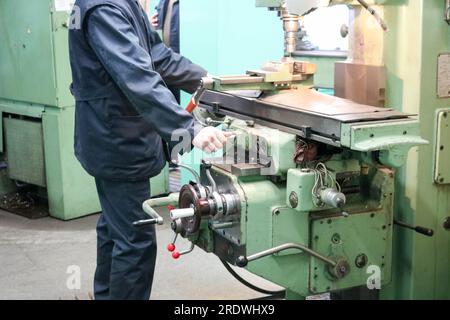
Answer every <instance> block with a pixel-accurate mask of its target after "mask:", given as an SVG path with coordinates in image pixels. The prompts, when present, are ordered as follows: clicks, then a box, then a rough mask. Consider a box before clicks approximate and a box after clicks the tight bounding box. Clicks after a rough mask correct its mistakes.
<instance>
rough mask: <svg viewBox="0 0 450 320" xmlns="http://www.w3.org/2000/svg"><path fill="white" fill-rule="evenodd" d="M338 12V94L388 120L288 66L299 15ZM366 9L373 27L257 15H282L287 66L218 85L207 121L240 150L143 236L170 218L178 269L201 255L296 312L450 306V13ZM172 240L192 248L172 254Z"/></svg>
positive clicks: (198, 179)
mask: <svg viewBox="0 0 450 320" xmlns="http://www.w3.org/2000/svg"><path fill="white" fill-rule="evenodd" d="M344 2H345V3H348V4H351V5H352V6H354V9H355V11H354V13H355V15H354V17H353V20H352V23H351V27H352V28H351V29H352V31H351V36H350V37H351V38H350V42H351V46H350V51H349V59H348V60H347V61H346V62H345V65H344V66H337V67H336V69H338V68H340V67H344V69H345V73H344V75H345V77H342V78H340V77H336V75H337V74H338V73H336V75H335V86H336V82H345V86H344V89H345V90H344V91H343V92H344V95H351V94H355V92H354V91H357V92H356V93H360V92H364V93H367V94H366V95H365V96H366V98H367V99H370V98H371V97H372V95H371V94H372V93H373V92H372V91H374V92H375V93H376V95H378V98H379V100H378V102H380V103H382V104H383V106H382V107H380V106H377V107H370V106H368V105H367V104H365V103H361V102H359V103H355V102H352V101H350V100H346V99H341V98H337V97H331V96H325V95H322V94H320V93H317V92H315V91H314V90H311V86H312V83H313V81H312V80H313V79H312V77H313V73H314V72H312V71H315V70H313V68H310V64H308V63H305V62H301V61H296V60H294V59H292V58H290V57H289V56H291V55H292V50H291V49H292V43H291V41H292V34H291V32H293V31H292V30H291V28H294V29H295V26H293V25H289V24H290V22H292V21H293V20H295V19H296V17H295V14H296V13H297V14H303V13H304V12H306V11H307V10H309V9H311V7H309V8H308V5H310V6H312V7H315V6H322V5H329V4H333V3H344ZM367 3H369V5H370V6H371V9H373V10H370V12H371V13H368V12H369V11H367V12H366V11H365V9H364V8H363V7H361V6H359V5H358V2H357V1H320V0H305V1H300V0H287V1H282V0H280V1H276V0H274V1H271V0H262V1H257V5H258V6H262V7H270V8H272V9H275V10H277V11H279V12H280V16H281V17H282V19H283V24H284V26H285V31H286V34H285V56H287V57H285V58H284V59H282V60H281V61H280V62H273V63H269V64H266V65H265V66H263V68H262V69H261V70H250V71H248V72H247V74H246V75H244V76H240V77H236V76H235V77H215V78H214V79H212V85H210V86H208V87H207V88H205V89H208V90H207V91H206V92H205V93H204V94H203V96H202V98H201V100H200V102H201V103H200V107H201V108H203V109H202V110H203V111H202V112H206V113H207V114H209V115H210V116H211V117H212V118H214V119H221V120H220V121H221V123H222V125H223V128H224V130H229V131H233V132H235V134H236V138H235V139H234V141H231V142H230V143H229V144H228V145H227V148H226V150H225V153H224V156H223V157H220V158H216V159H209V160H207V161H204V162H203V163H202V164H201V170H200V175H198V174H196V173H195V171H193V170H191V169H189V168H186V169H187V170H189V171H191V174H193V175H194V177H195V179H194V181H191V182H190V183H188V184H186V185H184V186H183V187H182V189H181V191H180V193H179V194H173V195H171V196H170V197H168V198H163V199H158V200H149V201H147V202H146V203H144V208H145V210H146V212H147V213H148V214H149V215H151V216H152V217H153V218H152V219H150V220H149V221H140V222H137V225H140V224H146V223H162V219H161V218H160V217H159V216H158V215H157V213H156V212H155V211H154V210H153V207H155V206H157V205H161V204H171V205H173V206H174V208H173V209H172V210H171V212H170V217H171V220H172V229H173V230H174V232H175V237H174V241H173V243H171V244H170V246H169V249H170V251H173V253H172V254H173V257H174V258H176V259H178V258H180V257H182V256H183V255H185V254H188V253H190V252H191V251H192V250H193V249H194V248H195V246H198V247H200V248H202V249H204V250H205V251H207V252H212V253H214V254H215V255H217V256H218V257H219V258H221V259H222V260H223V261H224V262H226V263H229V264H232V265H236V266H240V267H245V268H246V269H247V270H249V271H250V272H252V273H254V274H256V275H259V276H262V277H264V278H266V279H268V280H270V281H272V282H274V283H277V284H279V285H281V286H283V287H284V288H286V296H287V297H288V298H305V297H308V296H311V295H312V296H315V295H317V294H323V293H331V297H332V298H333V297H339V296H341V297H342V295H344V294H345V293H347V292H348V293H349V294H350V295H347V297H353V298H358V297H367V296H366V295H364V294H366V293H367V294H369V296H370V297H375V298H382V299H450V290H449V288H450V268H449V265H450V263H449V260H450V233H449V230H450V214H449V212H450V210H449V209H450V208H449V195H450V190H449V189H448V183H449V177H448V173H449V171H448V161H449V158H450V156H449V151H450V147H449V146H448V142H447V141H448V126H449V120H448V119H450V117H449V116H448V115H449V112H450V104H449V101H450V100H449V98H450V81H449V79H450V26H449V24H450V16H449V14H450V3H449V1H441V0H431V1H428V0H427V1H423V0H415V1H411V0H409V1H403V0H385V1H367ZM305 6H306V7H305ZM372 14H374V15H375V16H376V19H373V17H372ZM370 19H373V20H370ZM383 29H384V30H385V31H383ZM200 62H201V61H200ZM337 65H338V64H337ZM372 67H375V68H374V69H370V68H372ZM320 72H321V70H320V68H319V69H318V70H317V73H320ZM371 72H374V73H373V74H372V73H371ZM374 74H375V75H376V76H377V80H376V81H374V77H373V75H374ZM380 79H381V80H383V79H384V80H385V83H383V81H380ZM336 80H337V81H336ZM355 80H356V81H355ZM366 81H367V83H371V84H373V85H370V86H366V87H365V86H364V85H363V84H365V83H366ZM205 83H211V81H209V82H208V81H205ZM352 86H355V87H353V89H354V88H357V89H356V90H353V92H352V91H351V90H350V91H349V90H347V89H352ZM374 88H375V90H374ZM345 98H347V97H345ZM358 98H360V97H358ZM419 120H420V121H419ZM419 146H420V147H419ZM417 225H421V226H423V227H418V226H417ZM178 236H183V237H186V238H188V239H189V240H190V241H191V243H192V245H191V247H189V248H186V250H184V251H180V250H179V248H176V239H177V237H178ZM372 293H373V295H372ZM321 297H322V298H323V296H321ZM328 297H330V296H328Z"/></svg>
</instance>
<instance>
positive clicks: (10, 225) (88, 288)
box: [0, 211, 279, 300]
mask: <svg viewBox="0 0 450 320" xmlns="http://www.w3.org/2000/svg"><path fill="white" fill-rule="evenodd" d="M97 218H98V216H96V215H94V216H90V217H86V218H82V219H78V220H74V221H69V222H62V221H58V220H55V219H52V218H44V219H40V220H28V219H26V218H23V217H20V216H16V215H13V214H10V213H7V212H4V211H0V268H1V272H0V299H52V300H54V299H65V300H66V299H90V297H91V296H92V278H93V273H94V270H95V242H96V236H95V224H96V221H97ZM171 238H172V231H171V230H170V228H169V227H168V226H162V227H159V229H158V243H159V248H158V262H157V266H156V273H155V281H154V286H153V294H152V299H163V300H165V299H175V300H178V299H193V300H197V299H214V300H218V299H252V298H257V297H260V296H261V294H259V293H255V292H254V291H252V290H249V289H247V288H246V287H244V286H243V285H241V284H240V283H239V282H237V281H236V280H235V279H234V278H233V277H232V276H231V275H229V274H228V272H227V271H226V270H225V269H224V268H223V266H222V265H221V263H220V262H219V261H218V259H217V258H216V257H215V256H214V255H212V254H207V253H205V252H203V251H202V250H200V249H198V248H196V249H195V250H194V252H193V253H191V254H189V255H187V256H184V257H182V258H181V259H180V260H179V261H174V260H173V259H172V258H171V257H170V255H169V253H168V252H167V251H166V246H167V244H168V243H169V241H170V239H171ZM185 245H187V243H185ZM180 246H181V242H180ZM72 265H75V266H79V268H80V270H81V289H80V290H69V289H68V288H67V284H66V282H67V279H68V277H69V274H67V269H68V267H69V266H72ZM239 273H240V274H241V275H243V276H244V277H245V278H246V279H248V280H251V282H253V283H255V284H258V285H260V286H261V287H264V288H267V289H270V290H276V289H279V288H278V287H277V286H274V285H272V284H270V283H268V282H266V281H265V280H263V279H260V278H257V277H255V276H253V275H251V274H249V273H247V272H245V271H242V270H239Z"/></svg>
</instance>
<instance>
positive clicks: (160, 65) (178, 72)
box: [150, 32, 207, 93]
mask: <svg viewBox="0 0 450 320" xmlns="http://www.w3.org/2000/svg"><path fill="white" fill-rule="evenodd" d="M150 37H151V43H152V44H153V45H152V49H151V50H152V55H153V59H154V63H155V68H156V71H157V72H158V73H159V74H160V75H161V76H162V78H163V79H164V81H165V82H166V83H167V85H168V86H170V87H172V88H177V89H181V90H184V91H186V92H189V93H194V91H195V90H196V89H197V88H198V86H199V85H200V80H201V79H202V77H205V76H206V75H207V71H206V70H205V69H203V68H202V67H200V66H198V65H196V64H194V63H192V62H191V61H190V60H189V59H187V58H185V57H183V56H181V55H179V54H178V53H175V52H174V51H173V50H172V49H170V48H167V47H166V46H165V45H164V43H163V42H162V41H161V38H160V37H159V35H158V34H157V33H156V32H153V33H152V34H151V35H150Z"/></svg>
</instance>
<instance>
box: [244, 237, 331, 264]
mask: <svg viewBox="0 0 450 320" xmlns="http://www.w3.org/2000/svg"><path fill="white" fill-rule="evenodd" d="M288 249H298V250H300V251H303V252H305V253H306V254H309V255H310V256H313V257H315V258H317V259H319V260H322V261H323V262H325V263H326V264H329V265H330V266H331V267H333V268H334V267H336V266H337V262H335V261H333V260H331V259H329V258H327V257H325V256H323V255H321V254H320V253H317V252H315V251H314V250H311V249H310V248H308V247H307V246H305V245H302V244H298V243H286V244H282V245H281V246H278V247H274V248H271V249H268V250H265V251H261V252H258V253H255V254H252V255H251V256H248V257H244V256H240V257H238V258H237V259H236V265H237V266H238V267H241V268H244V267H246V266H247V264H248V263H249V262H252V261H255V260H258V259H261V258H264V257H267V256H270V255H272V254H275V253H278V252H281V251H284V250H288Z"/></svg>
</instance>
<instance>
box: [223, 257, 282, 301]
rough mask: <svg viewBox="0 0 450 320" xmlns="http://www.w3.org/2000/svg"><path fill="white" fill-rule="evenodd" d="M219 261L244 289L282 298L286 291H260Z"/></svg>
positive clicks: (225, 263)
mask: <svg viewBox="0 0 450 320" xmlns="http://www.w3.org/2000/svg"><path fill="white" fill-rule="evenodd" d="M220 261H221V262H222V264H223V266H224V267H225V269H227V271H228V272H229V273H231V275H232V276H233V277H234V278H235V279H236V280H237V281H239V282H240V283H242V284H243V285H245V286H246V287H248V288H250V289H252V290H255V291H257V292H259V293H262V294H267V295H271V296H282V295H283V296H284V295H285V293H286V290H280V291H270V290H266V289H262V288H259V287H257V286H255V285H254V284H251V283H250V282H248V281H247V280H245V279H244V278H242V277H241V276H240V275H238V274H237V273H236V271H234V270H233V269H232V268H231V266H230V265H229V264H228V262H226V261H225V260H222V259H220Z"/></svg>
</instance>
